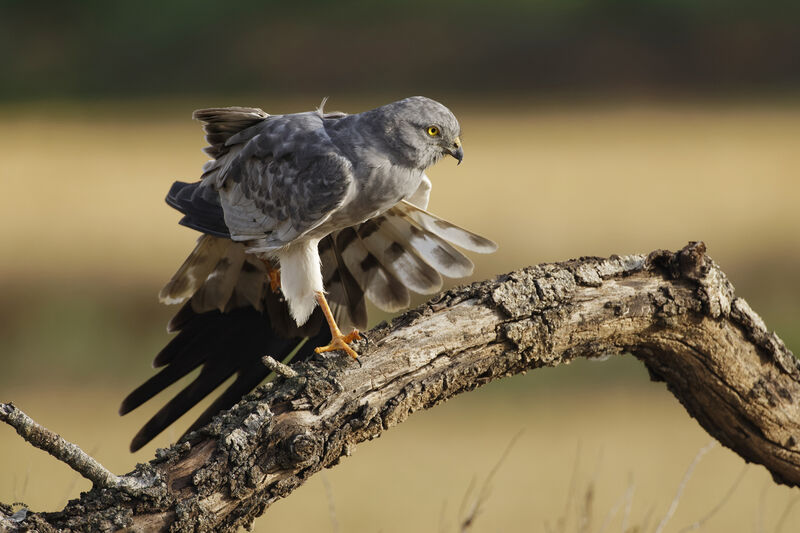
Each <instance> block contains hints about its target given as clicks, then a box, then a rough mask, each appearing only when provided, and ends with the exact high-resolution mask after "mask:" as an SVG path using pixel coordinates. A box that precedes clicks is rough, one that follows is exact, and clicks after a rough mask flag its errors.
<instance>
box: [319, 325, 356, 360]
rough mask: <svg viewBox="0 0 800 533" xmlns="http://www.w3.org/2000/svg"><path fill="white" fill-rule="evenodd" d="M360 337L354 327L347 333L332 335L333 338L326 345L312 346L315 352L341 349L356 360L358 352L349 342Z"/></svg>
mask: <svg viewBox="0 0 800 533" xmlns="http://www.w3.org/2000/svg"><path fill="white" fill-rule="evenodd" d="M360 339H361V334H360V333H359V332H358V330H357V329H354V330H353V331H351V332H350V333H348V334H347V335H341V334H340V335H334V336H333V338H332V339H331V342H330V344H328V345H327V346H320V347H318V348H314V351H315V352H317V353H323V352H332V351H335V350H342V351H343V352H345V353H347V355H349V356H350V357H352V358H353V359H355V360H356V361H358V353H356V351H355V350H354V349H352V348H351V347H350V343H351V342H353V341H357V340H360ZM359 362H360V361H359Z"/></svg>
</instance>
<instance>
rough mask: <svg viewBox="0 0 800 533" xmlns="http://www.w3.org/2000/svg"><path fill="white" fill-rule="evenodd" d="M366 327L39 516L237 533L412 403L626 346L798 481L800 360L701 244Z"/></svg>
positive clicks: (60, 523) (601, 262) (557, 273)
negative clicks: (122, 484) (133, 466)
mask: <svg viewBox="0 0 800 533" xmlns="http://www.w3.org/2000/svg"><path fill="white" fill-rule="evenodd" d="M369 338H370V339H371V341H370V342H369V343H368V344H364V343H362V344H361V345H360V346H358V349H359V351H360V352H361V354H362V357H361V360H362V361H363V366H358V365H355V364H353V363H352V361H351V360H350V358H349V357H348V356H346V355H339V354H330V355H328V356H326V357H319V358H317V359H315V360H313V361H309V362H306V363H303V364H299V365H295V366H294V367H293V369H294V370H295V371H297V375H296V376H293V375H292V374H291V373H284V374H283V375H282V376H281V377H279V378H278V379H277V380H276V381H273V382H271V383H267V384H266V385H264V386H262V387H260V388H259V389H257V390H256V391H255V392H254V393H252V394H250V395H248V396H247V397H246V398H245V399H244V400H243V401H242V402H240V403H239V404H238V405H237V406H236V407H234V408H233V409H232V410H231V411H229V412H227V413H224V414H223V415H221V416H218V417H217V418H215V419H214V421H213V422H212V423H211V424H210V425H209V426H207V427H205V428H203V429H202V430H200V431H197V432H195V433H193V434H191V435H190V436H189V438H188V440H186V441H184V442H181V443H179V444H177V445H174V446H173V447H172V448H170V449H169V450H167V451H163V452H162V453H161V454H160V455H159V457H157V458H156V459H154V460H153V461H151V462H150V463H149V464H147V465H140V466H139V468H137V470H136V471H135V472H133V473H131V474H129V476H127V477H128V478H130V481H131V482H129V483H128V486H137V487H143V486H144V487H147V488H145V489H141V490H137V491H136V493H135V494H131V493H130V491H128V492H126V491H125V489H123V488H119V487H112V488H99V487H98V488H95V489H93V490H92V491H90V492H88V493H85V494H83V495H82V496H81V498H80V500H75V501H72V502H70V503H69V504H68V505H67V507H66V508H65V509H64V510H63V511H60V512H58V513H44V514H30V515H28V522H27V524H28V525H31V524H37V525H39V527H40V529H41V530H46V529H45V527H44V526H48V525H49V526H53V527H60V528H67V527H69V528H72V529H73V530H89V529H91V530H112V529H114V528H117V527H126V528H129V529H130V530H131V531H161V530H166V529H168V528H170V529H171V530H175V531H184V530H186V531H189V530H195V529H199V530H215V531H234V530H236V529H237V528H238V527H239V526H242V525H248V524H250V523H251V522H252V521H253V520H254V519H255V517H257V516H259V515H260V514H261V513H263V512H264V510H265V509H266V508H267V507H269V506H270V505H271V504H272V503H273V502H275V501H276V500H278V499H280V498H283V497H286V496H287V495H289V494H290V493H291V492H292V491H293V490H294V489H295V488H296V487H298V486H299V485H301V484H302V483H303V482H305V480H307V479H308V478H309V477H310V476H312V475H313V474H315V473H316V472H318V471H320V470H321V469H322V468H326V467H329V466H332V465H334V464H336V463H337V462H338V461H339V460H340V458H341V457H342V456H345V455H350V454H351V453H352V452H353V450H354V449H355V445H356V444H358V443H359V442H362V441H364V440H368V439H373V438H375V437H377V436H378V435H380V433H381V432H382V431H384V430H386V429H388V428H390V427H392V426H394V425H396V424H399V423H400V422H402V421H403V420H405V419H406V417H408V415H410V414H411V413H413V412H414V411H417V410H419V409H425V408H429V407H432V406H434V405H436V404H437V403H439V402H441V401H443V400H446V399H448V398H450V397H452V396H454V395H456V394H459V393H461V392H465V391H469V390H472V389H474V388H476V387H479V386H481V385H483V384H485V383H488V382H490V381H492V380H494V379H498V378H501V377H504V376H508V375H512V374H516V373H519V372H523V371H526V370H530V369H535V368H538V367H542V366H555V365H558V364H561V363H566V362H569V361H570V360H572V359H575V358H577V357H588V358H596V357H601V356H602V357H605V356H607V355H609V354H619V353H623V352H630V353H632V354H633V355H634V356H636V357H637V358H639V359H640V360H641V361H642V362H643V363H644V364H645V365H646V366H647V368H648V369H649V371H650V374H651V376H652V377H653V379H655V380H663V381H665V382H666V383H667V386H668V388H669V390H670V391H671V392H672V393H673V394H674V395H675V396H676V397H677V398H678V400H679V401H680V402H681V403H682V404H683V405H684V407H685V408H686V410H687V411H688V413H689V414H690V415H691V416H693V417H694V418H696V419H697V421H698V422H699V423H700V424H701V425H702V426H703V427H704V428H705V429H706V430H707V431H708V432H709V433H710V434H711V435H713V436H714V437H715V438H716V439H717V440H719V441H720V442H721V443H722V444H724V445H725V446H727V447H729V448H731V449H732V450H734V451H735V452H736V453H738V454H739V455H740V456H742V457H743V458H745V459H746V460H748V461H751V462H755V463H759V464H762V465H764V467H766V468H767V469H768V470H769V471H770V472H771V473H772V476H773V478H774V479H775V480H776V481H777V482H779V483H784V484H787V485H792V486H798V485H800V442H798V440H800V402H798V401H797V399H800V365H798V362H797V360H796V359H795V358H794V356H793V355H792V353H791V352H790V351H789V350H788V349H787V348H786V347H785V346H784V345H783V343H782V342H781V340H780V339H779V338H778V337H777V336H775V335H774V334H773V333H770V332H768V331H767V329H766V327H765V325H764V323H763V322H762V321H761V319H760V318H759V317H758V316H757V315H756V314H755V313H754V312H753V311H752V310H751V309H750V307H749V306H748V305H747V303H746V302H745V301H744V300H742V299H741V298H737V297H735V295H734V290H733V286H732V285H731V284H730V283H729V282H728V280H727V279H726V277H725V274H724V273H723V272H722V271H721V270H720V269H719V268H718V267H717V266H716V265H715V264H714V263H713V261H711V259H709V258H708V257H707V256H706V255H705V246H704V245H703V243H690V244H689V245H688V246H687V247H685V248H684V249H683V250H681V251H679V252H677V253H670V252H666V251H656V252H653V253H651V254H650V255H649V256H641V255H633V256H625V257H617V256H613V257H611V258H609V259H600V258H582V259H580V260H574V261H569V262H565V263H557V264H546V265H539V266H534V267H529V268H525V269H522V270H519V271H516V272H512V273H510V274H506V275H502V276H498V277H497V278H495V279H493V280H487V281H483V282H479V283H475V284H473V285H471V286H468V287H461V288H457V289H453V290H451V291H448V292H445V293H443V294H441V295H440V296H439V297H437V298H436V299H435V300H432V301H430V302H428V303H427V304H425V305H423V306H421V307H419V308H417V309H414V310H412V311H410V312H408V313H406V314H404V315H403V316H401V317H399V318H397V319H396V320H394V321H393V323H392V324H391V325H386V324H383V325H380V326H378V327H377V328H375V329H373V330H372V331H371V332H370V334H369ZM134 480H136V481H137V482H136V483H133V481H134ZM0 516H2V515H0ZM0 524H2V518H0Z"/></svg>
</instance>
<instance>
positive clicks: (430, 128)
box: [428, 126, 439, 137]
mask: <svg viewBox="0 0 800 533" xmlns="http://www.w3.org/2000/svg"><path fill="white" fill-rule="evenodd" d="M428 135H430V136H431V137H436V136H437V135H439V128H437V127H436V126H428Z"/></svg>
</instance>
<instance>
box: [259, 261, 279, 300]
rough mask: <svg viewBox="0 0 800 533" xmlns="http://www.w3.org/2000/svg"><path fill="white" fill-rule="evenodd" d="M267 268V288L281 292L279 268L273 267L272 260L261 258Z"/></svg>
mask: <svg viewBox="0 0 800 533" xmlns="http://www.w3.org/2000/svg"><path fill="white" fill-rule="evenodd" d="M261 262H262V263H264V266H265V267H266V269H267V277H268V278H269V288H270V289H272V292H276V293H277V292H281V269H280V268H274V267H273V266H272V261H270V260H269V259H261Z"/></svg>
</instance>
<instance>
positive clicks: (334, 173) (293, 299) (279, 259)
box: [119, 96, 497, 452]
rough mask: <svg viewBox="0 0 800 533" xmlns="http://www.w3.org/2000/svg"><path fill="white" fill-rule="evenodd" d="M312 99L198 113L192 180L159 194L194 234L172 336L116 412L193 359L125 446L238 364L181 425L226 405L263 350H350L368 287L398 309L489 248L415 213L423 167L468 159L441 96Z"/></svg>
mask: <svg viewBox="0 0 800 533" xmlns="http://www.w3.org/2000/svg"><path fill="white" fill-rule="evenodd" d="M324 106H325V100H323V102H322V104H321V105H320V106H319V107H318V108H316V109H314V110H312V111H307V112H301V113H292V114H283V115H270V114H268V113H266V112H264V111H263V110H261V109H259V108H250V107H223V108H210V109H200V110H197V111H195V112H194V114H193V118H194V119H196V120H198V121H200V122H201V123H202V124H203V129H204V132H205V137H206V141H207V142H208V146H207V147H206V148H204V151H205V152H206V153H207V154H208V155H209V156H210V157H211V159H210V160H209V161H208V162H206V164H205V165H204V166H203V169H202V174H201V177H200V179H199V181H196V182H192V183H186V182H181V181H176V182H175V183H173V185H172V187H171V188H170V190H169V192H168V193H167V197H166V202H167V204H168V205H169V206H171V207H173V208H175V209H176V210H178V211H179V212H180V213H181V214H182V215H183V217H182V218H181V219H180V221H179V223H180V224H181V225H183V226H186V227H189V228H192V229H194V230H197V231H198V232H200V234H201V235H200V237H199V238H198V240H197V244H196V245H195V248H194V249H193V250H192V252H191V253H190V254H189V256H188V258H187V259H186V260H185V261H184V263H183V264H182V265H181V266H180V268H179V269H178V270H177V272H176V273H175V274H174V275H173V276H172V278H171V279H170V280H169V282H168V283H167V284H166V286H165V287H164V288H163V289H162V290H161V292H160V293H159V299H160V301H161V302H162V303H165V304H181V307H180V309H179V311H178V312H177V313H176V314H175V315H174V316H173V317H172V319H171V320H170V321H169V323H168V325H167V330H168V332H170V333H177V335H176V336H174V337H173V338H172V339H171V340H170V341H169V343H168V344H167V345H166V346H165V347H164V348H163V349H162V350H161V351H160V352H159V353H158V355H157V356H156V358H155V360H154V361H153V366H154V367H155V368H161V370H160V371H159V372H158V373H157V374H155V375H153V376H152V377H150V378H149V379H148V380H147V381H145V382H144V383H143V384H142V385H140V386H139V387H137V388H136V389H135V390H133V391H132V392H131V393H130V394H129V395H128V396H127V397H126V398H125V399H124V400H123V402H122V405H121V407H120V410H119V412H120V414H121V415H124V414H126V413H128V412H130V411H132V410H133V409H136V408H137V407H139V406H141V405H142V404H144V403H145V402H147V401H148V400H150V399H152V398H153V397H154V396H155V395H156V394H158V393H160V392H161V391H163V390H165V389H166V388H168V387H169V386H171V385H172V384H174V383H175V382H176V381H178V380H179V379H181V378H183V377H184V376H186V375H187V374H189V373H190V372H192V371H193V370H195V369H196V368H198V367H201V366H202V370H201V371H200V373H199V375H198V376H197V377H196V378H195V379H194V380H193V381H192V382H191V383H190V384H189V385H187V386H186V387H185V388H184V389H183V390H181V391H180V392H179V393H178V394H177V395H176V396H175V397H173V398H172V399H171V400H170V401H168V402H167V403H166V404H165V405H164V406H163V407H161V409H160V410H159V411H158V412H157V413H156V414H155V415H154V416H153V417H152V418H151V419H150V420H149V421H148V422H147V423H146V424H145V425H144V427H142V428H141V430H140V431H139V432H138V433H137V434H136V435H135V436H134V438H133V440H132V442H131V445H130V449H131V451H132V452H133V451H136V450H138V449H140V448H141V447H143V446H144V445H146V444H147V443H148V442H149V441H150V440H152V439H153V438H154V437H155V436H156V435H158V434H159V433H161V432H162V431H163V430H164V429H165V428H167V427H168V426H170V425H171V424H172V423H173V422H175V421H176V420H177V419H178V418H180V417H181V416H182V415H183V414H185V413H186V412H187V411H188V410H189V409H191V408H192V407H194V406H195V405H196V404H197V403H199V402H200V401H201V400H202V399H203V398H205V397H206V396H208V395H210V394H211V393H212V392H213V391H214V389H216V388H217V387H218V386H219V385H220V384H222V383H223V382H224V381H226V380H227V379H228V378H230V377H231V376H233V375H234V374H236V378H235V380H234V381H233V382H232V383H231V384H230V385H229V386H228V387H227V389H226V390H224V391H223V392H222V394H221V395H220V396H219V397H218V398H217V399H216V400H214V401H213V402H212V404H211V405H210V406H209V407H208V408H207V409H206V410H205V412H203V413H202V414H201V415H200V417H199V418H198V419H197V420H196V421H195V422H194V423H193V424H192V425H191V426H190V427H189V429H188V430H187V431H186V433H185V434H184V436H185V435H186V434H188V433H190V432H192V431H194V430H196V429H199V428H200V427H202V426H204V425H206V424H207V423H208V422H209V421H210V420H211V419H212V418H213V416H215V415H216V414H217V413H219V412H220V411H223V410H225V409H228V408H230V407H232V406H233V405H234V404H236V403H237V402H238V401H239V400H240V399H241V398H242V396H244V395H245V394H247V393H248V392H250V391H252V390H253V389H254V388H255V387H256V386H258V384H259V383H261V382H262V381H263V380H264V379H265V378H267V377H268V375H269V374H270V370H269V368H267V367H266V366H265V365H264V364H263V363H262V362H261V360H262V357H263V356H264V355H270V356H273V357H274V358H275V359H277V360H279V361H280V360H286V359H288V358H289V357H290V356H292V357H293V359H292V361H294V362H297V361H302V360H305V359H308V358H310V357H312V356H313V354H314V353H322V352H326V351H333V350H341V351H343V352H346V353H347V354H349V355H350V356H351V357H352V358H354V359H356V360H358V354H357V353H356V351H355V350H354V349H353V348H352V347H351V346H350V344H351V343H352V342H354V341H356V340H358V339H360V338H361V334H360V332H359V330H360V329H364V328H365V327H366V325H367V310H366V300H367V299H369V300H370V301H372V302H373V303H374V305H375V306H376V307H378V308H379V309H381V310H383V311H386V312H396V311H399V310H402V309H403V308H405V307H408V306H409V304H410V291H413V292H416V293H420V294H433V293H435V292H437V291H439V290H440V289H441V287H442V284H443V279H442V276H443V275H444V276H446V277H449V278H461V277H466V276H469V275H470V274H472V272H473V268H474V266H473V263H472V261H471V260H470V259H469V258H468V257H466V256H465V255H464V254H463V253H462V252H461V251H460V250H459V249H458V248H463V249H465V250H468V251H473V252H477V253H492V252H494V251H495V250H496V249H497V245H496V244H495V243H494V242H493V241H491V240H489V239H486V238H485V237H481V236H480V235H477V234H475V233H472V232H470V231H468V230H465V229H463V228H461V227H459V226H457V225H455V224H453V223H450V222H448V221H445V220H443V219H441V218H439V217H437V216H435V215H433V214H431V213H430V212H428V211H427V207H428V200H429V196H430V191H431V188H432V184H431V181H430V179H429V178H428V176H427V175H426V170H427V169H428V168H430V167H431V166H433V165H434V164H435V163H436V162H438V161H439V160H440V159H442V158H443V157H445V156H448V155H449V156H452V157H453V158H455V159H456V161H457V164H460V163H461V162H462V161H463V159H464V150H463V146H462V143H461V138H460V135H461V127H460V125H459V123H458V120H457V119H456V117H455V116H454V115H453V113H452V112H451V111H450V110H449V109H448V108H447V107H445V106H444V105H443V104H441V103H439V102H437V101H435V100H432V99H429V98H426V97H423V96H414V97H410V98H405V99H402V100H399V101H396V102H392V103H390V104H386V105H383V106H380V107H377V108H375V109H371V110H368V111H364V112H361V113H357V114H346V113H343V112H327V111H325V110H324ZM457 247H458V248H457ZM342 328H343V329H345V330H347V329H350V328H352V331H350V332H349V333H347V334H343V333H342Z"/></svg>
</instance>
